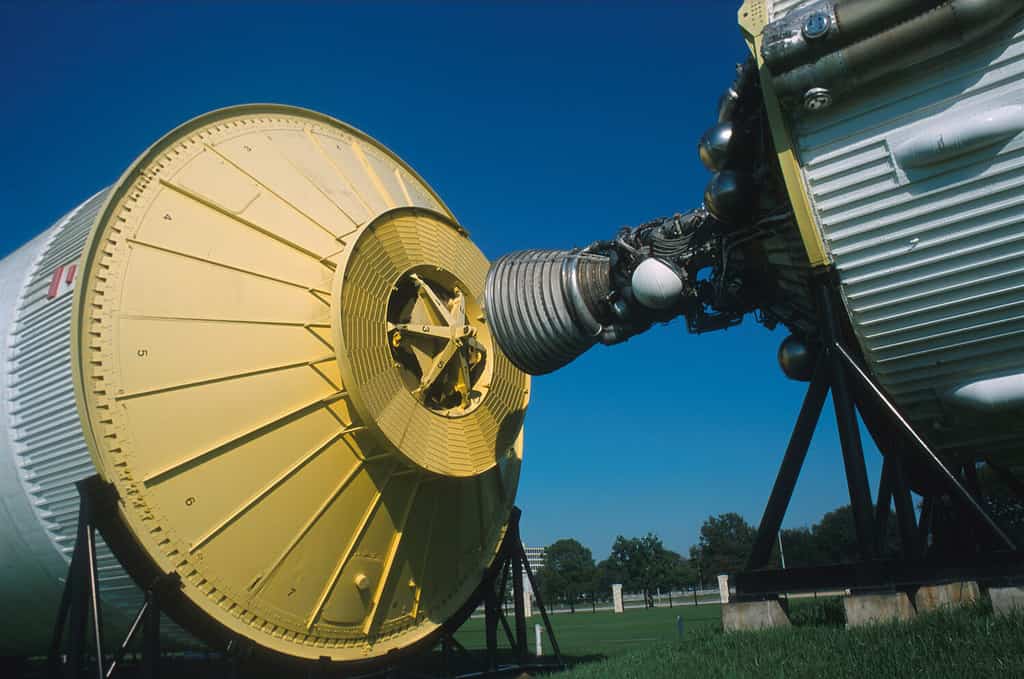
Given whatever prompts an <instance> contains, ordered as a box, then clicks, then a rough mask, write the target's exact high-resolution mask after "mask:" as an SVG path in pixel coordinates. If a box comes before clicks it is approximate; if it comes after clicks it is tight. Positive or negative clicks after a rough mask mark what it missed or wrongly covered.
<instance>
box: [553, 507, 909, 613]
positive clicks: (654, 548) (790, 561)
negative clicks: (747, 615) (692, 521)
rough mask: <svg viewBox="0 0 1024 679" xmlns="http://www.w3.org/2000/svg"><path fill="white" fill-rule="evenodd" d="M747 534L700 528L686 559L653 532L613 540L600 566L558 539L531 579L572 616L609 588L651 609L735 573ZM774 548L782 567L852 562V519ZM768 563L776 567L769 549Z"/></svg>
mask: <svg viewBox="0 0 1024 679" xmlns="http://www.w3.org/2000/svg"><path fill="white" fill-rule="evenodd" d="M890 523H891V526H890V531H889V533H890V535H889V539H890V540H891V541H895V540H896V539H897V538H896V526H895V523H894V521H891V522H890ZM755 535H756V530H755V528H754V527H753V526H751V525H750V524H749V523H747V522H746V520H744V518H743V517H742V516H740V515H739V514H736V513H735V512H729V513H726V514H719V515H717V516H709V517H708V518H707V520H706V521H704V523H703V525H702V526H701V529H700V538H699V540H698V542H697V544H695V545H693V546H692V547H690V553H689V556H688V557H684V556H682V555H681V554H679V553H678V552H674V551H672V550H670V549H668V548H666V547H665V545H664V544H663V543H662V541H661V538H659V537H658V536H657V535H655V534H654V533H648V534H647V535H645V536H643V537H632V538H627V537H624V536H622V535H620V536H618V537H616V538H615V542H614V544H613V545H612V549H611V553H610V554H609V555H608V558H607V559H604V560H603V561H600V562H595V560H594V557H593V555H592V553H591V551H590V550H589V549H587V548H586V547H584V546H583V545H582V544H580V542H579V541H577V540H574V539H572V538H568V539H563V540H558V541H557V542H554V543H552V544H551V546H549V547H548V548H547V550H546V553H545V560H544V566H543V567H541V568H540V569H539V571H538V572H537V581H538V586H539V588H540V593H541V595H542V596H543V597H544V599H545V600H546V601H548V602H550V603H556V602H557V603H562V604H564V605H566V606H568V607H569V609H570V610H572V611H575V609H576V606H578V605H580V604H581V603H582V602H588V603H591V604H592V603H593V602H596V601H597V600H603V599H605V598H607V597H608V596H609V592H610V589H611V586H612V585H613V584H616V583H620V584H622V586H623V589H624V590H625V591H627V592H639V593H641V594H642V595H643V597H644V601H645V603H646V605H647V606H653V605H654V595H655V593H656V592H657V591H659V590H661V591H664V592H671V591H673V590H687V589H692V588H701V587H704V586H708V585H712V586H713V585H714V583H715V581H716V578H717V576H718V575H719V574H721V573H735V572H737V571H741V570H743V569H744V568H745V566H746V560H747V558H748V556H749V555H750V551H751V549H752V548H753V545H754V537H755ZM782 543H783V552H784V554H785V559H786V565H787V566H809V565H813V564H820V563H827V562H841V561H849V560H852V559H855V558H856V556H857V535H856V532H855V528H854V522H853V512H852V511H851V509H850V507H849V506H848V505H847V506H844V507H840V508H838V509H836V510H834V511H831V512H829V513H827V514H825V516H823V517H822V518H821V521H819V522H818V523H816V524H814V525H813V526H811V527H808V528H792V529H785V530H783V531H782ZM772 562H773V564H775V565H776V566H778V565H780V563H781V559H780V555H779V553H778V546H777V545H776V547H775V548H774V551H773V554H772Z"/></svg>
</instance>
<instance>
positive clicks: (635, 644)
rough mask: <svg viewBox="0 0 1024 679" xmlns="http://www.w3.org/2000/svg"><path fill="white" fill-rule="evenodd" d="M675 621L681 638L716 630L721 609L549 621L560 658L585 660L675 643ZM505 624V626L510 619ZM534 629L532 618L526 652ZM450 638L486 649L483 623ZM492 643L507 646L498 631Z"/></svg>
mask: <svg viewBox="0 0 1024 679" xmlns="http://www.w3.org/2000/svg"><path fill="white" fill-rule="evenodd" d="M677 616H682V617H683V628H684V631H685V632H684V633H685V634H691V633H693V632H695V631H696V630H698V629H703V628H714V629H718V628H720V627H721V624H722V623H721V621H722V610H721V606H720V605H718V604H706V605H701V606H676V607H674V608H650V609H642V608H641V609H627V610H626V612H625V613H612V612H611V611H598V612H597V613H591V612H590V610H589V609H582V610H580V611H578V612H576V613H559V614H557V615H552V616H550V617H551V625H552V626H553V627H554V628H555V637H556V638H557V639H558V644H559V647H560V648H561V650H562V654H563V655H566V656H570V657H588V656H594V655H595V654H599V655H605V656H613V655H618V654H620V653H623V652H625V651H629V650H633V649H637V648H642V647H644V646H649V645H651V644H652V643H655V642H659V641H671V640H673V639H676V638H677V636H678V634H677V632H676V617H677ZM509 622H510V624H511V619H510V620H509ZM538 624H542V621H541V618H540V615H539V614H536V613H535V614H534V616H533V617H532V618H530V622H529V628H528V630H527V636H528V638H529V640H530V652H531V653H532V652H533V648H534V642H533V638H534V637H533V634H534V632H533V626H534V625H538ZM455 636H456V639H458V640H459V642H460V643H461V644H462V645H463V646H465V647H466V648H468V649H483V648H486V646H487V645H486V643H485V640H484V621H483V620H482V619H479V618H477V619H473V620H468V621H467V622H466V624H465V625H463V626H462V629H460V630H459V632H458V633H457V634H456V635H455ZM498 643H499V644H506V643H507V642H506V640H505V635H504V632H502V631H501V628H500V627H499V629H498ZM544 651H545V653H550V652H551V644H550V642H549V641H548V639H547V637H546V636H545V638H544Z"/></svg>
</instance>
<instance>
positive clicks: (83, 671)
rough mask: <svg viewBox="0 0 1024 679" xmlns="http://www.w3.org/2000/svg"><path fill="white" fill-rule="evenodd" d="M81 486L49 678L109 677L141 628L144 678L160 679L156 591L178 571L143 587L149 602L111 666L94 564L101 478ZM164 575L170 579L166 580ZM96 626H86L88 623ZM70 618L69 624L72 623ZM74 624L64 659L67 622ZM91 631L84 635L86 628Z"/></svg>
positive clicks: (52, 645)
mask: <svg viewBox="0 0 1024 679" xmlns="http://www.w3.org/2000/svg"><path fill="white" fill-rule="evenodd" d="M75 485H76V486H77V488H78V532H77V534H76V537H75V547H74V550H73V552H72V556H71V564H70V566H69V567H68V576H67V580H66V581H65V583H64V593H63V595H62V597H61V603H60V607H59V608H58V611H57V621H56V623H55V624H54V628H53V637H52V641H51V644H50V653H49V657H48V663H47V665H48V670H49V671H48V673H49V676H50V677H51V678H56V677H60V676H62V675H63V676H64V677H67V678H69V679H71V678H74V679H77V678H78V677H94V678H95V679H108V678H109V677H111V676H112V675H113V674H114V671H115V670H116V669H117V668H118V665H119V664H120V663H121V661H122V660H124V656H125V654H126V653H127V652H128V647H129V646H130V644H131V641H132V639H133V638H135V637H136V636H137V634H138V631H139V629H140V628H141V629H142V634H143V644H142V668H141V670H142V677H144V679H157V677H158V673H159V666H160V607H159V604H158V591H159V589H160V588H162V587H164V586H165V585H169V586H174V585H177V582H178V578H177V576H173V577H166V578H163V579H161V580H160V581H157V582H155V583H154V584H153V586H151V587H150V588H148V589H147V590H146V592H145V596H146V599H145V602H144V603H143V604H142V607H141V608H140V609H139V612H138V613H137V614H136V616H135V619H134V621H133V622H132V624H131V626H130V627H129V629H128V634H127V635H126V636H125V638H124V640H123V641H122V642H121V644H120V646H119V647H118V649H117V651H116V652H115V654H114V656H113V658H112V659H111V662H110V664H109V665H108V666H105V665H104V661H105V657H104V654H103V649H104V642H103V610H102V604H101V600H100V590H99V572H98V569H97V565H96V533H97V530H98V528H97V519H98V518H99V517H98V514H97V507H98V506H99V507H102V506H103V503H102V498H101V500H97V499H96V498H97V497H101V495H100V493H99V487H100V485H101V484H100V483H99V479H98V478H97V477H95V476H94V477H90V478H87V479H83V480H82V481H79V482H78V483H76V484H75ZM164 580H166V582H165V581H164ZM90 621H91V622H92V625H91V626H90V625H88V623H89V622H90ZM68 623H70V625H69V624H68ZM67 626H69V627H70V633H69V638H68V644H67V645H68V652H67V658H66V662H63V663H62V662H61V659H62V658H61V653H62V649H63V646H64V644H63V637H64V629H65V627H67ZM87 627H88V628H89V630H90V632H91V634H89V637H91V638H89V639H87V638H86V628H87ZM90 641H91V644H92V647H93V649H94V650H95V656H94V658H92V660H94V661H95V664H92V663H89V664H88V665H87V660H89V658H88V655H89V651H88V646H89V642H90Z"/></svg>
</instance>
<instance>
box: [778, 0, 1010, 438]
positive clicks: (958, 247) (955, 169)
mask: <svg viewBox="0 0 1024 679" xmlns="http://www.w3.org/2000/svg"><path fill="white" fill-rule="evenodd" d="M776 4H777V5H779V4H781V3H776ZM1022 29H1024V26H1021V25H1019V24H1018V25H1017V26H1011V27H1007V29H1006V30H1005V31H1004V32H1003V33H1002V34H1001V35H994V36H992V37H991V38H990V39H988V40H987V41H986V45H985V46H983V47H978V48H975V49H972V50H970V51H966V52H957V53H952V54H949V55H948V56H947V57H946V58H944V59H943V60H942V61H941V62H940V63H933V64H929V65H928V66H927V68H923V69H920V70H918V71H917V72H914V73H912V74H907V76H906V77H904V78H901V79H900V80H899V81H898V82H889V83H886V84H884V85H875V86H872V87H871V88H869V89H868V90H867V91H865V92H863V93H859V94H858V95H856V98H855V99H854V100H852V101H848V102H841V103H840V104H838V105H837V106H836V107H835V108H834V109H833V110H830V111H828V112H825V113H824V114H819V115H816V116H808V117H806V118H805V119H803V120H802V121H800V122H799V123H798V124H797V125H796V130H795V131H796V137H797V140H798V147H799V152H800V156H801V162H802V164H803V165H804V178H805V181H806V184H807V187H808V190H809V193H810V195H811V197H812V202H813V207H814V210H815V213H816V217H817V219H818V222H819V224H820V226H821V229H822V232H823V234H824V236H825V239H826V242H827V245H828V248H829V250H830V251H831V253H832V255H833V257H834V259H835V263H836V267H837V269H838V270H839V274H840V280H841V283H842V290H843V294H844V296H845V299H846V303H847V307H848V310H849V312H850V316H851V319H852V322H853V325H854V329H855V331H856V333H857V336H858V338H859V340H860V342H861V345H862V348H863V350H864V353H865V356H866V358H867V360H868V362H869V364H870V367H871V369H872V371H873V372H874V374H875V375H876V376H877V378H878V379H879V381H880V382H881V383H882V385H883V386H884V387H885V388H886V389H887V390H888V391H889V393H890V394H892V396H893V397H894V399H895V400H896V401H897V402H898V403H899V405H900V406H901V407H902V408H903V409H904V410H905V412H906V413H907V415H908V416H909V417H910V418H911V419H912V421H914V423H915V424H916V425H917V426H918V428H919V429H920V430H921V431H923V432H925V433H926V434H927V435H928V438H929V439H931V440H932V441H933V443H935V444H936V445H937V446H938V447H940V448H942V449H946V450H953V449H957V450H958V451H963V452H969V451H968V449H969V448H975V449H978V450H977V452H978V454H982V453H989V452H992V451H993V450H1021V449H1022V448H1024V446H1022V445H1021V444H1022V443H1024V423H1021V424H1016V423H1014V424H1011V425H1009V426H1006V425H1005V423H1003V424H1002V425H1001V426H999V427H995V428H992V429H984V428H978V427H975V428H972V427H971V426H970V424H969V423H968V424H967V425H966V426H965V425H964V421H963V418H962V417H960V414H958V413H956V412H953V411H952V409H951V406H950V405H949V403H948V401H946V400H945V398H944V397H945V396H946V394H947V393H948V392H949V390H950V389H952V388H953V387H956V386H959V385H962V384H964V383H966V382H969V381H972V380H975V379H982V378H985V377H991V376H996V375H1001V374H1008V373H1014V372H1024V135H1018V136H1017V137H1014V138H1012V139H1009V140H1005V141H1004V142H1001V143H999V144H997V145H994V146H990V147H988V148H984V149H980V150H976V151H973V152H971V153H968V154H965V155H962V156H959V157H955V158H947V159H945V160H943V161H942V162H941V163H938V164H934V165H929V166H924V167H918V168H905V167H901V166H900V164H899V163H898V161H897V159H896V157H895V156H894V154H893V149H894V148H898V146H899V144H900V143H902V142H904V141H906V139H908V138H909V137H910V135H911V134H912V133H913V132H914V131H915V130H920V129H922V127H921V126H922V125H924V124H927V123H928V121H930V120H935V119H937V118H939V117H940V116H942V117H943V120H950V119H951V118H950V116H953V117H963V118H966V117H968V116H972V115H975V116H976V115H977V114H978V113H979V112H981V111H987V110H991V109H995V108H999V107H1005V106H1010V105H1024V30H1022ZM1018 419H1020V418H1018ZM985 426H986V427H987V426H988V425H987V424H986V425H985Z"/></svg>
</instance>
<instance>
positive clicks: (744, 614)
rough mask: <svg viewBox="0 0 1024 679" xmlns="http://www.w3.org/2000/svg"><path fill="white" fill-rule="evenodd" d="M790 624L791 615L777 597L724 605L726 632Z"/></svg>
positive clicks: (723, 622) (723, 625)
mask: <svg viewBox="0 0 1024 679" xmlns="http://www.w3.org/2000/svg"><path fill="white" fill-rule="evenodd" d="M789 626H790V622H789V616H788V615H786V612H785V611H784V610H782V606H781V605H780V604H779V602H778V600H777V599H771V600H769V601H744V602H732V603H728V604H723V605H722V629H724V630H725V631H726V632H739V631H742V630H758V629H767V628H769V627H789Z"/></svg>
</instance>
